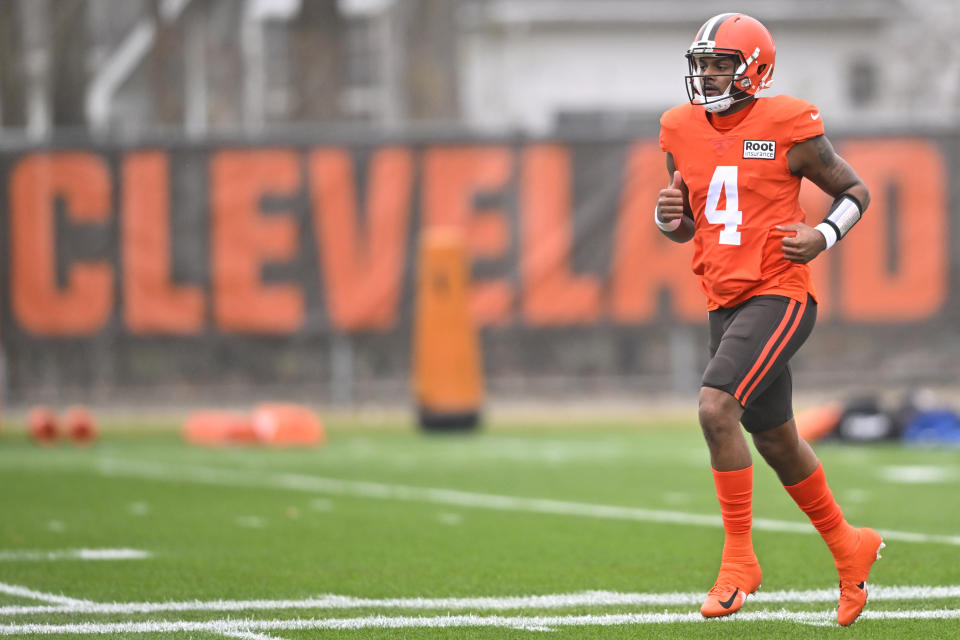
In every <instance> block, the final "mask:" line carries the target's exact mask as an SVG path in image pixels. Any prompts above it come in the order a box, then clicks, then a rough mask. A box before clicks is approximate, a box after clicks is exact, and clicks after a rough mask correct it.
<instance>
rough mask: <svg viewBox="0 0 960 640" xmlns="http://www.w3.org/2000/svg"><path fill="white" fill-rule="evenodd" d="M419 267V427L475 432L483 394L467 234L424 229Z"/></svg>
mask: <svg viewBox="0 0 960 640" xmlns="http://www.w3.org/2000/svg"><path fill="white" fill-rule="evenodd" d="M418 268H419V271H418V276H417V303H416V315H415V318H414V334H413V377H414V394H415V399H416V403H417V408H418V412H419V421H420V425H421V426H422V427H423V428H425V429H431V430H449V429H470V428H473V427H475V426H476V425H477V424H478V422H479V419H480V407H481V404H482V402H483V393H484V391H483V370H482V363H481V358H480V341H479V336H478V335H477V329H476V327H475V325H474V322H473V319H472V317H471V315H470V305H469V291H470V284H469V283H470V278H469V273H468V267H467V255H466V246H465V242H464V240H463V236H462V235H461V234H460V233H459V232H457V231H455V230H452V229H446V228H445V229H432V230H427V231H425V232H424V233H423V234H422V235H421V238H420V255H419V266H418Z"/></svg>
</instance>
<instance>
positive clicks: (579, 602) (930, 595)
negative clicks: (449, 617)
mask: <svg viewBox="0 0 960 640" xmlns="http://www.w3.org/2000/svg"><path fill="white" fill-rule="evenodd" d="M838 595H839V594H838V591H837V589H811V590H807V591H795V590H788V591H769V592H764V591H763V590H761V591H758V592H757V593H755V594H754V595H752V596H750V602H751V603H771V604H784V603H800V604H804V603H812V602H836V600H837V597H838ZM944 598H960V585H952V586H940V587H933V586H889V587H886V586H882V585H874V584H871V585H870V601H871V602H877V601H883V600H889V601H905V600H936V599H944ZM68 600H69V598H68ZM702 601H703V592H702V591H691V592H686V593H681V592H673V593H621V592H617V591H585V592H582V593H557V594H545V595H531V596H501V597H496V596H488V597H472V598H356V597H352V596H339V595H332V594H331V595H323V596H318V597H316V598H306V599H302V600H208V601H201V600H187V601H182V602H103V603H100V602H85V601H74V602H73V603H63V606H56V607H51V606H32V607H27V606H7V607H0V616H14V615H30V614H54V613H60V614H77V613H84V614H139V613H157V612H170V611H208V612H209V611H218V612H227V611H263V610H274V611H276V610H289V609H304V610H317V609H411V610H432V609H442V610H446V611H456V610H466V609H473V610H487V611H490V610H509V609H558V608H564V607H609V606H624V605H630V606H688V605H699V604H700V603H701V602H702Z"/></svg>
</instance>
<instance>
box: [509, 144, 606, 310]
mask: <svg viewBox="0 0 960 640" xmlns="http://www.w3.org/2000/svg"><path fill="white" fill-rule="evenodd" d="M571 188H572V183H571V180H570V157H569V151H568V150H567V149H566V148H564V147H561V146H559V145H546V144H544V145H534V146H531V147H530V148H528V149H527V150H526V151H525V152H524V160H523V185H522V190H523V191H522V203H523V205H522V208H521V212H522V224H521V226H522V228H523V232H522V234H523V241H522V243H523V255H522V274H523V282H524V297H523V312H524V316H525V318H526V320H527V322H528V323H530V324H532V325H569V324H590V323H593V322H596V321H597V319H598V318H599V316H600V283H599V282H598V281H597V279H596V278H594V277H591V276H574V275H572V274H571V272H570V249H571V246H572V244H573V229H572V221H571V219H570V192H571Z"/></svg>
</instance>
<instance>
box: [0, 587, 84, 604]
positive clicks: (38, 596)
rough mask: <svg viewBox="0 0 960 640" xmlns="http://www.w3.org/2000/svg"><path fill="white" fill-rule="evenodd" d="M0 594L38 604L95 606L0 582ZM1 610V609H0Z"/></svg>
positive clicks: (82, 601) (74, 599)
mask: <svg viewBox="0 0 960 640" xmlns="http://www.w3.org/2000/svg"><path fill="white" fill-rule="evenodd" d="M0 593H6V594H8V595H11V596H17V597H18V598H28V599H30V600H39V601H40V602H50V603H53V604H58V605H63V606H67V607H74V606H80V607H83V606H87V605H91V604H96V603H93V602H90V601H89V600H77V599H76V598H68V597H66V596H62V595H57V594H55V593H44V592H43V591H34V590H33V589H28V588H27V587H21V586H19V585H15V584H7V583H6V582H0ZM2 608H3V607H0V609H2ZM27 608H29V607H27ZM44 608H50V607H44Z"/></svg>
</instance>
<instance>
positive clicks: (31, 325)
mask: <svg viewBox="0 0 960 640" xmlns="http://www.w3.org/2000/svg"><path fill="white" fill-rule="evenodd" d="M110 182H111V180H110V173H109V170H108V169H107V167H106V165H105V164H104V162H103V160H101V159H100V158H99V157H98V156H96V155H94V154H90V153H78V152H60V153H36V154H31V155H27V156H24V158H23V159H22V160H20V162H19V163H17V165H16V167H15V168H14V169H13V171H12V172H11V176H10V226H11V230H10V231H11V232H10V251H11V255H10V263H11V295H12V297H13V312H14V315H15V316H16V318H17V321H18V322H19V323H20V325H21V326H22V327H23V328H24V329H26V330H28V331H30V332H32V333H36V334H45V335H88V334H92V333H95V332H96V331H98V330H99V329H101V328H102V327H103V326H104V324H106V322H107V320H108V319H109V317H110V313H111V311H112V309H113V270H112V269H111V267H110V266H109V265H108V264H107V263H106V262H105V261H102V260H96V261H93V260H88V261H84V262H77V263H74V264H72V265H70V267H69V269H68V271H67V278H66V286H65V287H63V288H61V287H60V286H59V284H58V283H57V274H56V264H57V263H56V260H57V258H56V256H57V248H56V246H55V240H54V238H55V228H54V226H55V221H54V204H55V202H56V201H57V200H62V202H63V204H64V209H65V211H66V215H67V217H68V218H70V220H72V221H73V222H76V223H102V222H105V221H107V220H108V219H109V217H110V209H111V201H110V188H111V185H110Z"/></svg>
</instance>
